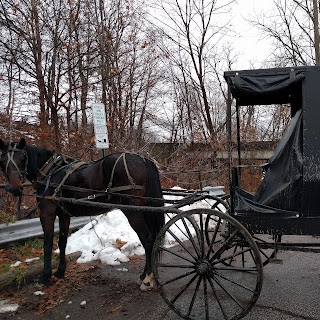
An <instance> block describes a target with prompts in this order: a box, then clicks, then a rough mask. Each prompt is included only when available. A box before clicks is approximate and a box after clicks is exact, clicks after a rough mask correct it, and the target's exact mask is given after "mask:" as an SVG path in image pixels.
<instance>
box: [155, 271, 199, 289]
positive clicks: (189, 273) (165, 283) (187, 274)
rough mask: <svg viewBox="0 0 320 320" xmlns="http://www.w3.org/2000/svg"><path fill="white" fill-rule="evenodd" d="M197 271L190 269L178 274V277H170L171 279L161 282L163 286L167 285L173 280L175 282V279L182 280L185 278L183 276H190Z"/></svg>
mask: <svg viewBox="0 0 320 320" xmlns="http://www.w3.org/2000/svg"><path fill="white" fill-rule="evenodd" d="M195 272H196V271H195V270H193V271H190V272H187V273H184V274H181V275H180V276H178V277H175V278H172V279H170V280H167V281H166V282H163V283H161V286H165V285H167V284H170V283H172V282H175V281H177V280H181V279H183V278H185V277H188V276H190V275H192V274H194V273H195Z"/></svg>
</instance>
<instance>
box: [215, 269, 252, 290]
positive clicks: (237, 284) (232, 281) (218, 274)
mask: <svg viewBox="0 0 320 320" xmlns="http://www.w3.org/2000/svg"><path fill="white" fill-rule="evenodd" d="M237 271H240V270H237ZM214 274H215V276H218V277H220V278H222V279H224V280H226V281H228V282H230V283H232V284H235V285H236V286H238V287H240V288H242V289H245V290H247V291H250V292H254V290H252V289H251V288H248V287H246V286H244V285H242V284H241V283H238V282H236V281H234V280H231V279H229V278H227V277H225V276H223V275H222V274H220V273H219V272H216V271H215V272H214ZM214 280H215V281H216V282H217V283H218V282H219V281H218V280H217V278H216V277H215V278H214ZM218 284H219V283H218ZM219 285H220V284H219Z"/></svg>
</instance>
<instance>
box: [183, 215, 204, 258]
mask: <svg viewBox="0 0 320 320" xmlns="http://www.w3.org/2000/svg"><path fill="white" fill-rule="evenodd" d="M181 220H182V222H183V225H184V227H185V229H186V231H187V233H188V236H189V240H190V242H191V243H192V246H193V248H194V250H195V251H196V252H197V255H198V257H200V255H201V253H200V250H199V248H198V247H197V245H196V243H195V241H194V239H193V236H192V234H191V233H190V230H189V228H188V226H187V224H186V221H185V219H184V218H182V219H181ZM192 226H193V228H194V229H195V232H196V233H197V231H198V230H197V228H198V226H194V224H193V223H192Z"/></svg>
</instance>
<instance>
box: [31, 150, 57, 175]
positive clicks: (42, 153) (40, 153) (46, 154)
mask: <svg viewBox="0 0 320 320" xmlns="http://www.w3.org/2000/svg"><path fill="white" fill-rule="evenodd" d="M25 150H26V152H27V154H28V173H27V178H28V180H29V181H34V180H35V179H36V176H37V174H38V171H39V169H40V168H41V167H42V166H43V165H44V163H45V162H46V161H47V160H48V159H49V158H50V157H51V156H52V155H53V154H54V152H53V151H51V150H48V149H45V148H39V147H36V146H33V145H28V144H27V145H26V147H25Z"/></svg>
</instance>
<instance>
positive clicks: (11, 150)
mask: <svg viewBox="0 0 320 320" xmlns="http://www.w3.org/2000/svg"><path fill="white" fill-rule="evenodd" d="M16 152H22V153H23V156H24V160H25V167H24V170H21V169H19V167H18V165H17V163H16V161H15V160H14V154H15V153H16ZM4 154H6V155H7V161H6V163H5V164H3V171H4V173H5V175H6V176H8V168H9V165H10V163H11V164H12V165H13V166H14V167H15V168H16V169H17V170H15V171H18V172H19V173H20V174H21V178H22V182H25V181H26V176H27V167H28V154H27V152H26V151H25V150H24V149H19V148H17V144H14V145H13V146H12V144H11V143H9V146H8V149H7V151H5V152H2V153H1V155H4Z"/></svg>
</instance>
